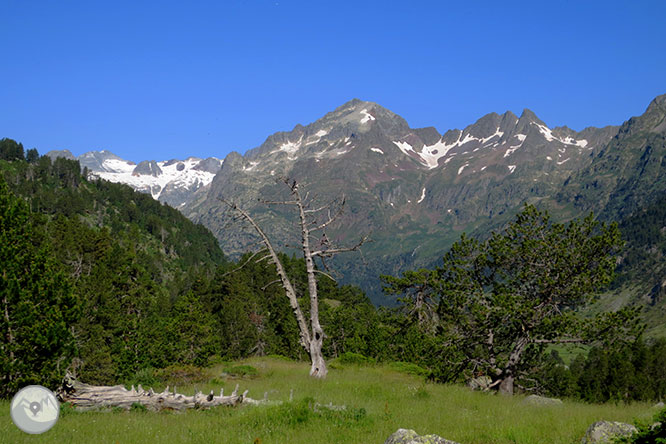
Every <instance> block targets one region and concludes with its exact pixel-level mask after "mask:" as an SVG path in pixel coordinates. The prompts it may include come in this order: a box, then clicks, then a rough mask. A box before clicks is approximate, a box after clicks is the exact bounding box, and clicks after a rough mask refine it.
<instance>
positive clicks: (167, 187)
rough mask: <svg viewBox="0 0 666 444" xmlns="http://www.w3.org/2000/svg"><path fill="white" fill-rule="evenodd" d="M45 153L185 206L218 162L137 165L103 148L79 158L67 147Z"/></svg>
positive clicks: (208, 179) (192, 160) (147, 162)
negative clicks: (77, 163) (73, 160)
mask: <svg viewBox="0 0 666 444" xmlns="http://www.w3.org/2000/svg"><path fill="white" fill-rule="evenodd" d="M46 155H47V156H49V157H51V158H52V159H54V158H56V157H64V158H67V159H76V160H78V161H79V164H80V165H81V168H87V170H88V173H89V175H90V176H94V177H99V178H101V179H105V180H108V181H109V182H116V183H124V184H127V185H129V186H131V187H132V188H134V189H135V190H137V191H140V192H143V193H148V194H150V195H151V196H152V197H153V198H155V199H157V200H159V201H161V202H165V203H168V204H169V205H171V206H172V207H175V208H179V207H182V206H183V205H185V203H186V202H187V201H188V199H190V197H191V196H192V194H193V193H194V192H195V191H197V190H198V189H199V188H201V187H204V186H206V185H208V184H209V183H211V181H212V180H213V177H214V176H215V173H217V172H218V171H219V169H220V167H221V165H222V161H221V160H220V159H217V158H215V157H209V158H207V159H200V158H198V157H188V158H187V159H185V160H176V159H172V160H166V161H160V162H156V161H154V160H144V161H143V162H140V163H139V164H138V165H137V164H136V163H134V162H132V161H129V160H124V159H121V158H120V157H118V156H116V155H115V154H113V153H111V152H110V151H106V150H102V151H89V152H87V153H85V154H82V155H81V156H79V157H74V155H73V154H72V153H71V152H70V151H69V150H55V151H49V152H48V153H46Z"/></svg>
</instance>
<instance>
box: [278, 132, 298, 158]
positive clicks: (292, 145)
mask: <svg viewBox="0 0 666 444" xmlns="http://www.w3.org/2000/svg"><path fill="white" fill-rule="evenodd" d="M302 141H303V136H301V138H300V139H298V141H297V142H290V141H287V142H286V143H283V144H282V145H280V148H278V150H277V151H284V152H285V153H287V154H294V153H295V152H296V151H298V150H299V149H300V147H301V142H302ZM274 152H275V151H274Z"/></svg>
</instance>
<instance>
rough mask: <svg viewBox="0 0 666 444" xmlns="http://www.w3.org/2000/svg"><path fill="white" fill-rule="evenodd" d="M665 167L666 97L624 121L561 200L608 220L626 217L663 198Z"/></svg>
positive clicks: (572, 180)
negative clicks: (638, 114)
mask: <svg viewBox="0 0 666 444" xmlns="http://www.w3.org/2000/svg"><path fill="white" fill-rule="evenodd" d="M664 167H666V95H662V96H659V97H657V98H655V99H654V100H653V101H652V102H651V103H650V105H649V106H648V108H647V110H646V111H645V113H644V114H643V115H641V116H638V117H632V118H631V119H629V120H628V121H627V122H625V123H624V124H623V125H622V126H621V127H620V129H619V131H618V132H617V134H616V135H615V137H613V138H612V139H611V141H610V142H609V143H608V145H607V146H606V147H604V148H603V149H601V150H599V151H598V152H596V153H595V155H594V158H593V160H592V162H590V164H589V165H587V166H586V167H585V168H583V169H581V170H580V171H579V172H578V173H576V174H573V175H572V177H571V178H570V179H568V180H567V181H566V183H565V185H564V187H563V189H562V191H561V192H560V193H559V195H558V200H559V201H560V202H562V203H573V204H574V205H575V206H576V207H577V208H578V209H579V210H583V211H586V210H595V211H596V212H599V213H602V214H603V216H604V217H605V218H607V219H620V218H624V217H627V216H629V215H631V214H632V213H633V212H635V211H636V210H637V209H639V208H640V207H643V206H645V205H648V204H650V203H651V202H654V201H655V200H657V199H659V198H660V197H661V196H663V194H664V192H666V180H664Z"/></svg>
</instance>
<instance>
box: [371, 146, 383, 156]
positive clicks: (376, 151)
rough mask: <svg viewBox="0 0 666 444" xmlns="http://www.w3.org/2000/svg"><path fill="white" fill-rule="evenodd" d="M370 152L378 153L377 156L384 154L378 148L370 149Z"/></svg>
mask: <svg viewBox="0 0 666 444" xmlns="http://www.w3.org/2000/svg"><path fill="white" fill-rule="evenodd" d="M370 151H374V152H375V153H379V154H384V151H382V150H380V149H379V148H374V147H373V148H370Z"/></svg>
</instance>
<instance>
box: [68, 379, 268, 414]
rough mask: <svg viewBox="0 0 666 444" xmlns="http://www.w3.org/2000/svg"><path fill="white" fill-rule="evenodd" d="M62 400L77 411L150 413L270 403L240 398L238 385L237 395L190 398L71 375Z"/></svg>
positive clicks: (245, 393)
mask: <svg viewBox="0 0 666 444" xmlns="http://www.w3.org/2000/svg"><path fill="white" fill-rule="evenodd" d="M57 394H58V397H59V398H60V400H61V401H62V402H69V403H71V404H73V405H74V407H75V408H76V409H77V410H93V409H99V408H108V407H120V408H124V409H129V408H130V407H132V405H133V404H140V405H142V406H145V407H146V408H147V409H150V410H162V409H171V410H185V409H190V408H197V409H207V408H210V407H215V406H219V405H226V406H236V405H239V404H242V403H247V404H260V403H262V402H267V400H266V399H265V400H262V401H256V400H253V399H251V398H248V397H247V390H246V391H245V392H244V393H243V394H241V395H239V394H238V385H237V386H236V389H235V390H234V391H233V393H232V394H231V395H229V396H224V393H223V389H220V395H219V396H215V394H214V393H213V391H211V392H210V394H208V395H204V394H203V393H201V392H198V393H196V394H195V395H194V396H186V395H183V394H180V393H176V390H175V388H174V390H173V392H170V391H169V387H167V388H166V389H165V390H164V391H163V392H161V393H155V392H154V391H153V389H152V388H151V389H149V390H147V391H146V390H144V389H143V387H141V385H139V386H138V387H137V388H136V389H135V388H134V386H132V388H131V389H130V390H127V389H126V388H125V387H123V386H122V385H114V386H95V385H89V384H84V383H83V382H80V381H78V380H76V379H75V378H74V377H72V375H70V374H67V375H66V376H65V378H64V380H63V383H62V387H61V388H60V389H59V390H58V393H57Z"/></svg>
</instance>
